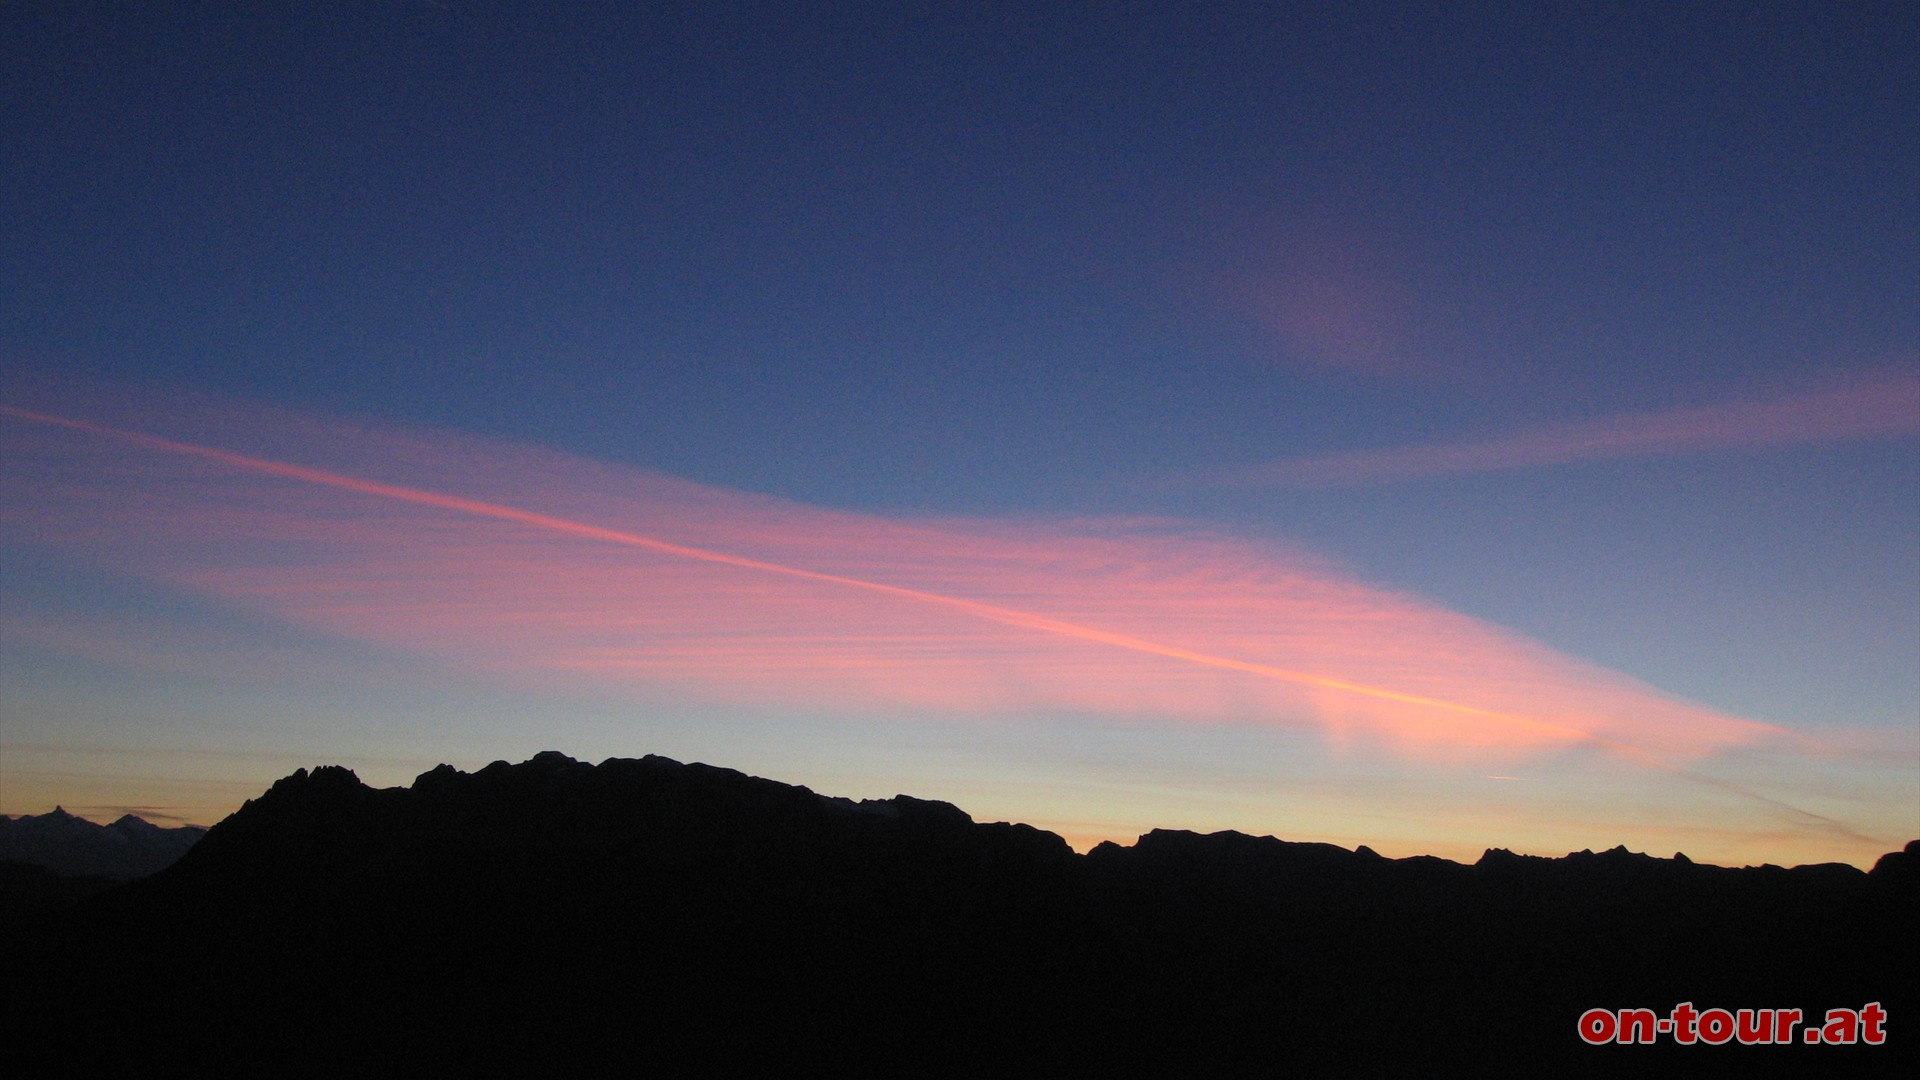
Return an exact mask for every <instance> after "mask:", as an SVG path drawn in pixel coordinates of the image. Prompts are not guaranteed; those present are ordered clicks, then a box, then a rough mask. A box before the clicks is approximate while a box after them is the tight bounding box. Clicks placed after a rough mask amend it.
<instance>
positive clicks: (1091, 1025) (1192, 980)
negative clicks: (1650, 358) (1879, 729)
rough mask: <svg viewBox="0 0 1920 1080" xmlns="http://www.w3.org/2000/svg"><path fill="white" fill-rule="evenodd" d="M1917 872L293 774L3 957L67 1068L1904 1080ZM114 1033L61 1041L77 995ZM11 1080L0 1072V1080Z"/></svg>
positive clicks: (29, 1049) (26, 1015)
mask: <svg viewBox="0 0 1920 1080" xmlns="http://www.w3.org/2000/svg"><path fill="white" fill-rule="evenodd" d="M1917 860H1920V844H1909V845H1908V846H1907V849H1906V850H1905V851H1903V852H1893V853H1889V854H1888V855H1887V856H1885V857H1884V858H1882V859H1881V860H1880V862H1879V864H1877V865H1876V866H1875V868H1874V869H1873V871H1871V872H1862V871H1860V870H1858V869H1857V868H1854V867H1850V866H1843V865H1837V864H1832V865H1820V866H1807V867H1796V868H1792V869H1785V868H1780V867H1773V866H1767V867H1757V868H1742V869H1733V868H1726V867H1716V866H1706V865H1700V864H1695V863H1692V862H1690V861H1688V860H1686V859H1685V858H1684V857H1683V856H1676V857H1675V858H1672V859H1657V858H1651V857H1649V856H1646V855H1640V854H1634V853H1631V852H1628V851H1627V850H1625V849H1624V848H1615V849H1613V850H1611V851H1605V852H1600V853H1593V852H1580V853H1576V854H1573V855H1569V856H1567V857H1565V858H1559V859H1547V858H1537V857H1531V856H1523V855H1515V854H1512V853H1510V852H1505V851H1499V850H1494V851H1489V852H1487V853H1486V855H1485V856H1483V857H1482V858H1481V859H1480V860H1479V861H1478V862H1477V863H1475V864H1473V865H1463V864H1458V863H1453V862H1448V861H1446V860H1441V859H1435V858H1428V857H1419V858H1411V859H1388V858H1384V857H1382V856H1380V855H1378V854H1376V853H1374V852H1373V851H1371V850H1369V849H1366V848H1361V849H1358V850H1356V851H1348V850H1346V849H1343V848H1339V847H1335V846H1333V845H1328V844H1312V843H1288V842H1285V841H1281V840H1277V839H1274V838H1272V837H1253V836H1246V835H1243V834H1240V833H1232V832H1226V833H1214V834H1211V835H1200V834H1195V833H1190V832H1181V831H1171V830H1156V831H1154V832H1150V833H1148V834H1146V835H1145V836H1142V837H1141V838H1140V839H1139V841H1138V842H1137V843H1135V844H1134V845H1132V846H1130V847H1127V846H1120V845H1116V844H1110V843H1108V844H1101V845H1100V846H1098V847H1096V848H1095V849H1093V850H1092V851H1091V852H1089V853H1088V854H1086V855H1084V856H1083V855H1077V854H1075V853H1074V852H1073V851H1071V849H1069V848H1068V846H1067V845H1066V843H1065V842H1064V841H1062V840H1061V839H1060V838H1059V837H1058V836H1055V835H1053V834H1051V833H1048V832H1044V831H1042V830H1039V829H1035V828H1032V827H1030V826H1026V825H1016V824H984V823H978V822H975V821H973V820H972V818H971V817H969V816H968V815H967V814H966V813H965V812H963V811H961V810H960V809H958V808H957V807H954V806H952V805H950V804H947V803H941V802H932V801H927V800H921V799H915V798H911V797H908V796H904V795H902V796H897V797H895V798H892V799H885V800H863V801H858V802H856V801H852V800H847V799H840V798H832V797H827V796H822V795H818V794H816V793H814V792H812V791H809V790H808V789H806V788H804V787H796V786H790V785H786V784H781V783H777V782H774V781H771V780H765V779H760V778H756V777H751V776H747V775H744V774H742V773H738V772H734V771H732V770H728V769H720V768H714V767H711V766H707V765H700V764H681V763H679V762H675V761H672V760H669V759H666V758H661V757H646V758H642V759H637V760H635V759H612V760H608V761H605V762H603V763H601V764H599V765H589V764H585V763H582V762H578V761H575V760H573V759H571V758H569V757H566V756H565V755H562V754H559V753H554V752H547V753H543V754H539V755H537V756H535V757H534V758H532V759H531V760H529V761H526V762H523V763H521V764H517V765H512V764H508V763H506V762H495V763H494V764H492V765H489V766H487V767H486V768H484V769H481V770H479V771H477V772H474V773H470V774H469V773H464V772H461V771H459V770H456V769H453V768H451V767H449V766H444V765H443V766H441V767H439V768H436V769H434V770H432V771H430V772H427V773H425V774H422V775H421V776H420V777H419V778H417V779H416V780H415V781H414V783H413V785H412V786H411V787H409V788H391V789H373V788H370V787H367V786H366V785H364V784H362V783H361V782H360V781H359V779H358V778H357V777H356V776H355V775H354V774H353V773H352V772H350V771H348V770H346V769H343V768H338V767H322V768H318V769H315V770H313V771H311V772H309V771H307V770H300V771H298V772H296V773H294V774H293V775H291V776H288V777H286V778H284V779H282V780H280V781H278V782H277V783H275V784H274V785H273V786H272V787H271V788H270V789H269V790H268V791H266V792H265V793H264V794H262V795H261V796H260V797H259V798H257V799H254V800H251V801H249V802H248V803H247V804H246V805H245V806H243V807H242V808H241V809H240V810H239V811H237V812H236V813H234V814H233V815H232V816H230V817H228V818H227V819H226V820H224V821H222V822H220V823H219V824H218V825H216V826H214V827H213V828H212V829H211V830H210V831H209V832H208V833H207V834H206V836H205V837H204V838H203V839H202V840H201V841H200V842H199V843H198V844H196V845H194V846H193V847H192V849H191V850H190V851H188V852H187V854H186V855H185V856H183V857H182V858H181V859H180V860H179V861H178V862H177V863H175V864H173V865H172V866H170V867H168V868H167V869H165V870H163V871H161V872H159V873H157V874H154V875H153V876H151V877H147V878H143V879H141V880H137V881H133V882H130V883H128V884H125V885H123V886H121V887H118V888H116V889H113V890H111V891H109V892H106V893H104V894H102V895H99V896H95V897H92V898H91V899H88V900H85V901H83V902H81V903H78V904H76V905H74V906H72V907H70V908H68V909H66V910H64V911H61V912H57V913H53V914H50V915H46V916H42V917H41V918H39V919H38V920H36V921H34V922H32V923H31V924H30V925H28V927H27V932H24V933H17V934H9V935H8V937H7V939H6V946H5V954H4V955H0V968H3V969H4V972H5V976H4V977H5V979H6V985H7V992H8V1005H7V1009H6V1011H5V1016H6V1023H7V1025H8V1027H9V1029H10V1030H9V1038H8V1041H7V1044H6V1045H8V1046H10V1047H13V1048H15V1049H14V1050H13V1051H12V1053H14V1054H16V1055H29V1056H26V1057H24V1058H22V1059H21V1060H26V1061H35V1060H48V1061H59V1062H61V1063H62V1066H63V1067H62V1070H61V1071H63V1072H79V1073H84V1072H88V1071H92V1070H95V1069H98V1068H103V1067H108V1066H112V1065H117V1064H122V1063H134V1062H139V1061H144V1060H153V1059H156V1056H157V1057H158V1058H162V1059H164V1060H169V1061H172V1062H176V1063H177V1064H178V1066H179V1067H181V1068H185V1069H194V1070H201V1071H215V1072H238V1071H248V1072H257V1073H269V1074H274V1075H284V1074H287V1073H290V1072H291V1073H310V1074H319V1073H331V1072H334V1071H339V1070H345V1069H359V1070H362V1071H369V1070H370V1071H373V1072H376V1073H379V1074H394V1073H404V1074H413V1073H423V1072H424V1073H447V1072H457V1071H476V1070H477V1071H483V1072H502V1071H511V1072H528V1071H533V1070H539V1071H540V1072H542V1073H554V1072H556V1071H558V1072H562V1073H564V1072H569V1071H573V1072H578V1071H591V1072H600V1071H612V1070H616V1069H617V1070H619V1071H621V1072H623V1073H631V1072H658V1073H663V1074H665V1075H676V1076H677V1075H744V1074H747V1073H749V1072H754V1073H766V1074H772V1075H780V1076H810V1075H863V1074H873V1075H911V1076H925V1075H956V1076H957V1075H967V1076H997V1075H1007V1076H1095V1075H1098V1076H1209V1075H1261V1076H1267V1075H1275V1074H1277V1073H1283V1072H1300V1071H1304V1073H1305V1074H1306V1075H1351V1074H1369V1073H1378V1072H1383V1071H1384V1072H1387V1073H1390V1074H1405V1073H1408V1072H1419V1073H1422V1074H1434V1073H1447V1072H1451V1071H1458V1070H1473V1071H1476V1072H1478V1073H1483V1074H1484V1073H1488V1072H1491V1073H1493V1074H1495V1075H1498V1074H1501V1073H1505V1072H1512V1071H1514V1070H1521V1071H1522V1072H1524V1073H1528V1074H1531V1073H1543V1072H1549V1071H1551V1072H1553V1073H1555V1074H1556V1075H1588V1074H1591V1075H1600V1074H1610V1073H1616V1072H1620V1071H1639V1072H1645V1071H1649V1070H1652V1071H1655V1072H1659V1071H1684V1072H1685V1073H1687V1074H1689V1075H1703V1074H1705V1075H1715V1074H1725V1075H1735V1074H1738V1075H1756V1074H1757V1075H1769V1074H1779V1075H1790V1074H1795V1073H1801V1074H1804V1073H1805V1072H1807V1071H1810V1070H1811V1071H1815V1072H1819V1073H1822V1074H1828V1075H1842V1074H1847V1075H1854V1074H1873V1073H1877V1072H1881V1071H1885V1072H1886V1074H1887V1075H1900V1074H1903V1073H1904V1071H1905V1070H1906V1069H1907V1068H1910V1067H1911V1066H1912V1064H1913V1063H1914V1056H1913V1054H1912V1052H1911V1051H1910V1050H1909V1049H1907V1048H1906V1047H1907V1046H1908V1045H1909V1044H1911V1043H1912V1042H1913V1040H1910V1039H1907V1038H1905V1037H1904V1036H1905V1030H1906V1029H1907V1025H1908V1024H1909V1023H1910V1022H1911V1021H1909V1020H1908V1019H1907V1018H1909V1017H1912V1016H1914V1015H1915V1013H1914V1012H1913V1011H1912V1010H1913V1009H1914V1008H1915V1006H1916V1005H1920V995H1916V993H1915V990H1916V986H1915V974H1914V972H1915V967H1914V964H1913V960H1914V959H1915V949H1914V946H1915V944H1916V940H1915V939H1916V934H1915V929H1914V921H1913V912H1914V911H1915V910H1920V905H1916V904H1915V901H1916V900H1917V899H1920V881H1917V880H1916V877H1917V875H1916V871H1915V864H1916V861H1917ZM109 999H111V1000H123V1001H130V1002H137V1003H139V1008H138V1009H136V1010H125V1009H122V1010H118V1011H117V1012H116V1013H115V1015H114V1018H113V1019H114V1031H115V1033H116V1034H115V1035H114V1037H113V1038H110V1039H102V1038H99V1037H97V1036H94V1035H90V1034H89V1033H90V1032H93V1031H95V1029H96V1028H97V1026H98V1024H99V1020H98V1018H97V1016H96V1012H97V1010H98V1009H99V1008H100V1003H101V1002H102V1001H104V1000H109ZM1679 1002H1693V1003H1694V1004H1695V1005H1696V1007H1698V1008H1700V1009H1707V1008H1713V1007H1722V1008H1727V1009H1741V1008H1768V1009H1772V1008H1785V1007H1792V1008H1799V1009H1801V1010H1803V1011H1804V1012H1805V1014H1806V1015H1807V1016H1808V1017H1810V1018H1813V1019H1814V1020H1815V1021H1816V1022H1817V1021H1818V1019H1819V1018H1821V1017H1824V1016H1825V1014H1826V1010H1827V1009H1829V1008H1834V1007H1850V1008H1859V1007H1861V1006H1863V1005H1865V1004H1867V1003H1868V1002H1879V1003H1881V1005H1882V1007H1883V1008H1884V1009H1885V1011H1886V1013H1887V1015H1888V1016H1889V1021H1888V1031H1889V1033H1890V1034H1889V1036H1888V1039H1887V1041H1886V1043H1885V1044H1883V1045H1879V1046H1865V1045H1855V1046H1817V1047H1816V1046H1805V1045H1793V1046H1740V1045H1736V1044H1733V1043H1728V1044H1726V1045H1717V1046H1706V1045H1697V1044H1696V1045H1692V1046H1678V1045H1675V1044H1673V1043H1672V1042H1671V1041H1663V1042H1662V1043H1660V1044H1656V1045H1653V1046H1620V1045H1605V1046H1589V1045H1587V1044H1585V1043H1584V1042H1582V1041H1581V1040H1580V1038H1579V1037H1578V1035H1577V1033H1576V1021H1577V1019H1578V1018H1579V1017H1580V1015H1581V1014H1582V1012H1584V1011H1585V1010H1586V1009H1588V1008H1592V1007H1608V1008H1616V1009H1617V1008H1628V1007H1646V1008H1650V1009H1653V1010H1655V1011H1656V1012H1658V1013H1661V1014H1663V1015H1664V1014H1665V1012H1666V1011H1667V1010H1668V1009H1670V1008H1672V1007H1673V1006H1674V1005H1675V1004H1677V1003H1679ZM23 1075H24V1074H23Z"/></svg>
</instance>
